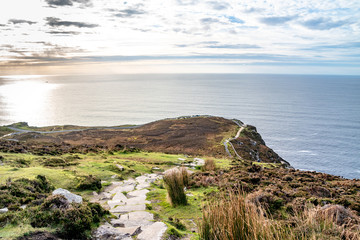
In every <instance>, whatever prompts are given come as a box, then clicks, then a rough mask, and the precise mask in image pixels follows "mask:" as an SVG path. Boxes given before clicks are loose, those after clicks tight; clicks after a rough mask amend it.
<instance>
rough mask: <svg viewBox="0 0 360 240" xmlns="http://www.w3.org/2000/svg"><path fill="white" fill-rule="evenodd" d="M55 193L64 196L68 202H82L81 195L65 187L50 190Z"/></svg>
mask: <svg viewBox="0 0 360 240" xmlns="http://www.w3.org/2000/svg"><path fill="white" fill-rule="evenodd" d="M57 194H58V195H62V196H64V197H65V198H66V199H67V200H68V201H69V202H70V203H72V202H75V203H82V201H83V200H82V197H81V196H79V195H76V194H73V193H71V192H69V191H68V190H66V189H62V188H58V189H56V190H54V191H53V192H52V195H57Z"/></svg>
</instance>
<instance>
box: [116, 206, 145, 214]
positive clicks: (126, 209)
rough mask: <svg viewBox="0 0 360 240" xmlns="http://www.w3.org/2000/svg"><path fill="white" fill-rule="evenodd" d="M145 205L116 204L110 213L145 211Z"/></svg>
mask: <svg viewBox="0 0 360 240" xmlns="http://www.w3.org/2000/svg"><path fill="white" fill-rule="evenodd" d="M145 209H146V206H145V204H139V205H124V206H117V207H116V208H114V209H111V210H110V212H111V213H128V212H133V211H145Z"/></svg>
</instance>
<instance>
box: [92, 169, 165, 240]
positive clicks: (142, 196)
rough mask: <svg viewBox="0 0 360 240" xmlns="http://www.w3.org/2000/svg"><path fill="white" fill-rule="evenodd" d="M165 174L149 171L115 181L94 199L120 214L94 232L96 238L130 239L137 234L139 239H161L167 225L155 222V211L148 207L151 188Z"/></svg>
mask: <svg viewBox="0 0 360 240" xmlns="http://www.w3.org/2000/svg"><path fill="white" fill-rule="evenodd" d="M160 178H162V175H159V174H145V175H142V176H139V177H137V178H135V179H129V180H124V181H121V182H113V183H112V184H111V185H110V186H109V187H107V188H106V189H105V191H104V192H102V193H100V194H99V195H97V196H94V198H93V199H92V201H93V202H99V203H100V204H101V205H102V206H103V207H104V208H105V209H108V210H109V211H110V212H111V213H112V214H113V215H115V216H116V217H117V218H116V219H112V220H111V221H110V223H105V224H103V225H101V226H100V227H99V228H98V229H97V230H96V231H95V232H94V237H95V238H94V239H99V240H103V239H104V240H105V239H126V240H131V239H132V236H137V238H136V239H138V240H160V239H161V238H162V237H163V235H164V233H165V232H166V229H167V226H166V224H165V223H163V222H155V221H154V216H153V214H151V213H149V212H147V211H146V204H149V203H150V202H149V201H147V200H146V194H147V193H148V192H149V190H148V189H147V188H148V187H150V184H151V183H152V182H154V181H156V180H157V179H160Z"/></svg>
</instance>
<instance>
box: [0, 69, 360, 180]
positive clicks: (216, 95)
mask: <svg viewBox="0 0 360 240" xmlns="http://www.w3.org/2000/svg"><path fill="white" fill-rule="evenodd" d="M187 115H215V116H222V117H226V118H236V119H240V120H241V121H243V122H245V123H246V124H251V125H254V126H256V127H257V129H258V132H259V133H260V134H261V135H262V137H263V138H264V140H265V142H266V144H267V145H268V146H269V147H271V148H273V149H274V150H275V152H277V153H278V154H279V155H280V156H281V157H283V158H284V159H285V160H287V161H288V162H290V164H291V165H292V166H293V167H295V168H297V169H303V170H313V171H319V172H325V173H330V174H335V175H339V176H343V177H346V178H360V159H359V156H360V76H320V75H315V76H310V75H260V74H258V75H257V74H138V75H102V76H11V77H5V76H3V77H0V125H5V124H10V123H14V122H20V121H21V122H28V123H29V124H30V125H33V126H48V125H63V124H73V125H84V126H114V125H122V124H143V123H147V122H150V121H154V120H159V119H163V118H172V117H178V116H187Z"/></svg>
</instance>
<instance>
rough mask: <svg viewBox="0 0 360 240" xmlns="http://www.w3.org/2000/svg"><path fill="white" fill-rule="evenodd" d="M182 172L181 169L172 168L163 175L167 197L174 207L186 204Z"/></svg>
mask: <svg viewBox="0 0 360 240" xmlns="http://www.w3.org/2000/svg"><path fill="white" fill-rule="evenodd" d="M183 172H184V171H182V170H178V169H172V170H169V171H168V172H167V173H165V176H164V182H165V185H166V189H167V191H168V197H169V200H170V202H171V205H173V206H174V207H176V206H179V205H186V204H187V199H186V194H185V191H184V187H185V186H184V175H183Z"/></svg>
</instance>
